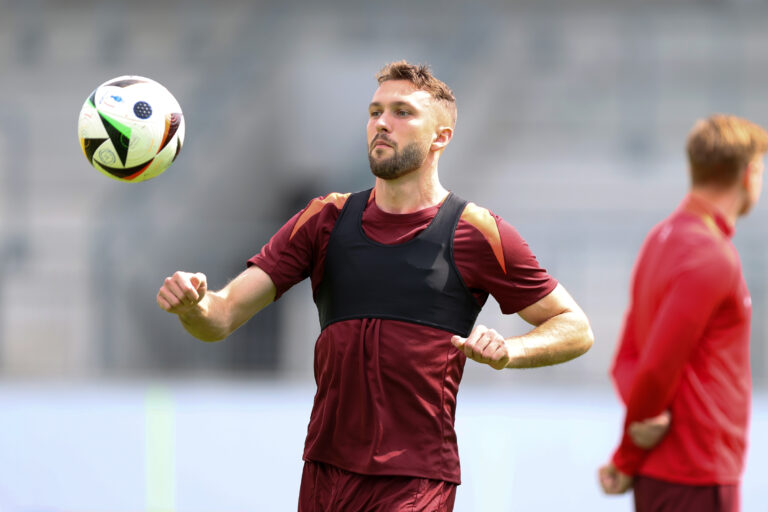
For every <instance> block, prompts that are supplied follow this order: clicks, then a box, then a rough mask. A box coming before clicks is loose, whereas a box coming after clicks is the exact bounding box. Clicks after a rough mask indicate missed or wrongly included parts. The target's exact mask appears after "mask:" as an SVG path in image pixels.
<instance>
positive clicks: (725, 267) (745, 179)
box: [599, 115, 768, 512]
mask: <svg viewBox="0 0 768 512" xmlns="http://www.w3.org/2000/svg"><path fill="white" fill-rule="evenodd" d="M766 150H768V134H766V132H765V130H763V129H762V128H761V127H759V126H757V125H755V124H753V123H751V122H749V121H747V120H744V119H740V118H737V117H733V116H724V115H716V116H712V117H710V118H708V119H704V120H701V121H699V122H698V123H696V125H695V126H694V127H693V130H692V131H691V134H690V135H689V138H688V143H687V152H688V160H689V167H690V172H691V181H692V186H691V191H690V193H689V194H688V195H687V196H686V197H685V199H684V200H683V202H682V204H681V205H680V206H679V207H678V209H677V210H675V211H674V212H673V213H672V215H670V216H669V217H668V218H667V219H665V220H664V221H662V222H661V223H660V224H658V225H657V226H655V227H654V228H653V229H652V230H651V232H650V234H649V235H648V237H647V238H646V240H645V243H644V245H643V247H642V249H641V251H640V255H639V257H638V260H637V263H636V265H635V269H634V275H633V279H632V294H631V300H630V305H629V309H628V312H627V315H626V318H625V323H624V330H623V334H622V337H621V341H620V343H619V346H618V350H617V353H616V357H615V361H614V364H613V368H612V375H613V379H614V382H615V384H616V387H617V389H618V392H619V394H620V396H621V398H622V400H623V401H624V403H625V405H626V416H625V421H624V431H623V432H624V433H623V435H622V439H621V442H620V444H619V447H618V448H617V449H616V451H615V453H614V455H613V458H612V460H611V461H610V462H609V463H608V464H607V465H605V466H603V467H602V468H600V472H599V478H600V483H601V485H602V487H603V490H604V491H605V492H606V493H608V494H620V493H623V492H625V491H627V490H628V489H629V488H630V487H632V486H633V479H634V498H635V508H636V510H637V511H638V512H675V511H681V512H682V511H692V510H695V511H697V512H709V511H712V512H715V511H716V512H735V511H738V510H739V481H740V478H741V474H742V470H743V467H744V455H745V449H746V442H747V426H748V422H749V411H750V402H751V388H752V382H751V377H750V364H749V329H750V318H751V312H752V309H751V300H750V297H749V291H748V290H747V286H746V284H745V282H744V278H743V276H742V271H741V263H740V261H739V256H738V254H737V253H736V249H735V248H734V246H733V244H732V243H731V236H732V235H733V228H734V225H735V223H736V220H737V219H738V218H739V217H741V216H742V215H745V214H746V213H747V212H748V211H749V210H750V209H751V208H752V206H753V205H754V204H755V203H756V202H757V200H758V197H759V196H760V191H761V188H762V176H763V156H764V154H765V152H766Z"/></svg>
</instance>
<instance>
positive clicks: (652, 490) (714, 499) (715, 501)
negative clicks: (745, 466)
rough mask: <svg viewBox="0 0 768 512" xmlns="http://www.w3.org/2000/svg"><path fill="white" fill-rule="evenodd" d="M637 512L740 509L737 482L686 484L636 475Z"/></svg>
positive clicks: (712, 511) (737, 511)
mask: <svg viewBox="0 0 768 512" xmlns="http://www.w3.org/2000/svg"><path fill="white" fill-rule="evenodd" d="M633 487H634V494H635V511H636V512H688V511H691V510H695V511H696V512H739V509H740V505H739V486H738V485H685V484H676V483H672V482H665V481H663V480H657V479H655V478H649V477H647V476H637V477H635V482H634V484H633Z"/></svg>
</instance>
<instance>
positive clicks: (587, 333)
mask: <svg viewBox="0 0 768 512" xmlns="http://www.w3.org/2000/svg"><path fill="white" fill-rule="evenodd" d="M581 324H582V325H581V335H580V336H579V342H578V347H577V351H578V354H577V356H576V357H578V356H582V355H584V354H586V353H587V352H588V351H589V349H590V348H592V345H594V344H595V333H594V332H592V326H591V325H590V324H589V319H588V318H587V316H586V315H584V314H582V319H581Z"/></svg>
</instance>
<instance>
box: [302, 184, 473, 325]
mask: <svg viewBox="0 0 768 512" xmlns="http://www.w3.org/2000/svg"><path fill="white" fill-rule="evenodd" d="M370 192H371V191H370V190H365V191H363V192H357V193H355V194H352V195H350V197H349V198H348V199H347V201H346V204H345V205H344V208H343V209H342V210H341V213H340V214H339V218H338V219H337V220H336V224H335V225H334V227H333V230H332V231H331V235H330V239H329V240H328V249H327V252H326V255H325V268H324V270H323V278H322V281H321V283H320V286H319V287H318V289H317V293H316V294H315V303H316V305H317V310H318V313H319V315H320V326H321V327H322V328H323V329H325V328H326V327H327V326H328V325H330V324H332V323H334V322H339V321H342V320H349V319H352V318H387V319H392V320H403V321H406V322H413V323H416V324H422V325H428V326H431V327H436V328H439V329H443V330H446V331H449V332H452V333H455V334H459V335H461V336H467V335H468V334H469V332H470V331H471V330H472V326H473V325H474V324H475V320H476V319H477V315H478V313H479V312H480V309H481V306H480V305H479V304H478V303H477V300H475V298H474V296H473V295H472V293H471V292H470V291H469V289H467V287H466V285H465V284H464V281H463V280H462V279H461V277H460V275H459V272H458V270H457V269H456V265H455V263H454V261H453V234H454V231H455V230H456V226H457V224H458V223H459V218H460V217H461V213H462V212H463V211H464V206H465V205H466V204H467V202H466V201H464V200H463V199H460V198H458V197H456V196H455V195H453V194H452V193H451V194H449V195H448V197H447V198H446V199H445V201H444V202H443V204H442V206H440V209H439V210H438V212H437V215H435V217H434V218H433V219H432V222H431V223H430V224H429V226H427V228H426V229H424V230H423V231H422V232H421V233H419V234H418V235H416V236H415V237H414V238H412V239H411V240H408V241H407V242H403V243H400V244H380V243H378V242H375V241H373V240H371V239H370V238H368V237H367V236H366V235H365V233H364V232H363V226H362V222H363V210H364V209H365V206H366V204H367V203H368V197H369V196H370Z"/></svg>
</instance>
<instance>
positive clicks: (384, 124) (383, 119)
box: [374, 112, 390, 133]
mask: <svg viewBox="0 0 768 512" xmlns="http://www.w3.org/2000/svg"><path fill="white" fill-rule="evenodd" d="M374 126H376V131H377V132H387V133H389V131H390V128H389V118H388V115H387V113H386V112H382V113H381V115H380V116H379V117H377V118H376V122H375V123H374Z"/></svg>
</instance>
